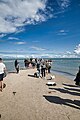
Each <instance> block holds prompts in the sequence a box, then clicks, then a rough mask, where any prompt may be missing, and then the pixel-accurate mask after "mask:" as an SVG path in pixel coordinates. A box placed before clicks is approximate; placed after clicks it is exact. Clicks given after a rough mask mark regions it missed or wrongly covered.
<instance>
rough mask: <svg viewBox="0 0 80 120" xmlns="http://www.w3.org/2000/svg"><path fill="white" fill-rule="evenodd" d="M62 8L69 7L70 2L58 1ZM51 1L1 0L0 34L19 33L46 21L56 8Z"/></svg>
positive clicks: (67, 0) (66, 0)
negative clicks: (51, 4)
mask: <svg viewBox="0 0 80 120" xmlns="http://www.w3.org/2000/svg"><path fill="white" fill-rule="evenodd" d="M56 1H57V3H58V6H59V7H60V8H66V7H68V6H69V3H70V2H69V1H70V0H56ZM48 2H49V0H0V33H18V32H22V31H24V28H23V27H24V26H25V25H28V24H33V25H34V24H36V23H38V22H42V21H46V20H47V19H48V18H51V17H52V16H53V15H52V14H51V12H50V11H53V12H54V10H53V9H54V8H52V7H51V6H50V7H49V6H48ZM53 17H54V16H53Z"/></svg>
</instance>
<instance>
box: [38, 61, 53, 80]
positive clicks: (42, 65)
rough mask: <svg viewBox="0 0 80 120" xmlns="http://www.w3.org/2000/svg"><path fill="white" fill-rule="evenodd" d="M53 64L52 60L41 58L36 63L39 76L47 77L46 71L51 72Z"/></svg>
mask: <svg viewBox="0 0 80 120" xmlns="http://www.w3.org/2000/svg"><path fill="white" fill-rule="evenodd" d="M51 64H52V61H51V60H43V59H39V60H38V61H37V64H36V67H37V71H38V76H39V77H44V78H45V76H46V73H50V70H51Z"/></svg>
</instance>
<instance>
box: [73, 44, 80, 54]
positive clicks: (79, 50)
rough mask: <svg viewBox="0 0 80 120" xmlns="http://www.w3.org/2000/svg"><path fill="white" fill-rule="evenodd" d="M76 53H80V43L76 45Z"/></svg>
mask: <svg viewBox="0 0 80 120" xmlns="http://www.w3.org/2000/svg"><path fill="white" fill-rule="evenodd" d="M74 53H76V54H80V44H79V45H77V46H76V48H75V49H74Z"/></svg>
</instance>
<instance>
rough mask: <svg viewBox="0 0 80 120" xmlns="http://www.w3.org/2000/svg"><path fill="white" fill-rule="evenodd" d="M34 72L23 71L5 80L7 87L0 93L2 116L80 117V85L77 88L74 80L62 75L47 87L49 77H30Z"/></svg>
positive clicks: (33, 119)
mask: <svg viewBox="0 0 80 120" xmlns="http://www.w3.org/2000/svg"><path fill="white" fill-rule="evenodd" d="M34 71H35V70H34V69H28V70H21V71H20V73H19V74H16V73H10V74H8V75H7V77H6V78H5V79H4V82H5V83H6V88H5V89H4V90H3V92H0V114H1V118H0V119H1V120H79V119H80V87H76V86H75V87H74V81H72V80H68V79H67V78H64V77H62V76H56V78H55V80H51V81H54V82H56V83H57V85H56V86H47V85H46V83H47V82H48V81H49V80H47V79H41V78H34V77H30V76H28V74H31V75H32V74H33V73H34ZM47 78H49V75H48V76H47ZM63 83H65V84H63ZM71 85H73V86H71Z"/></svg>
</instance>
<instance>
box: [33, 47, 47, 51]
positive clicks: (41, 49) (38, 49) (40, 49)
mask: <svg viewBox="0 0 80 120" xmlns="http://www.w3.org/2000/svg"><path fill="white" fill-rule="evenodd" d="M31 48H32V49H34V50H37V51H44V50H45V49H44V48H39V47H36V46H32V47H31Z"/></svg>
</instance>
